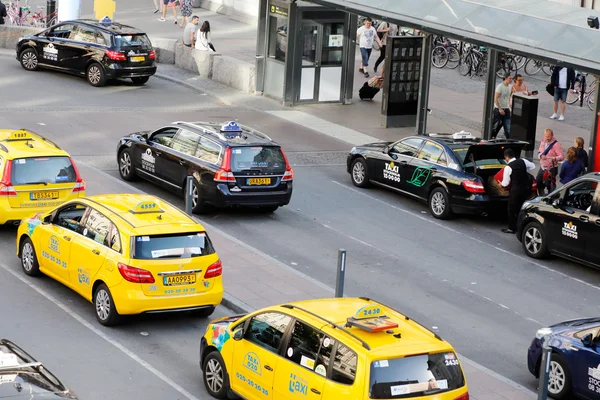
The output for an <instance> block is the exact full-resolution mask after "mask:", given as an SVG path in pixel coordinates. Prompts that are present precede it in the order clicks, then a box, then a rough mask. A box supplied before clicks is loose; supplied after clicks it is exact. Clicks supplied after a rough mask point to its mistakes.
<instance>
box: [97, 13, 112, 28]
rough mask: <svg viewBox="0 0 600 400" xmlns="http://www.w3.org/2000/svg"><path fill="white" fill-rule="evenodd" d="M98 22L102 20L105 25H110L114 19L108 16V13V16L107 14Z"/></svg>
mask: <svg viewBox="0 0 600 400" xmlns="http://www.w3.org/2000/svg"><path fill="white" fill-rule="evenodd" d="M98 22H100V23H101V24H102V25H104V26H110V25H112V19H110V18H109V17H108V15H107V16H105V17H104V18H102V19H101V20H100V21H98Z"/></svg>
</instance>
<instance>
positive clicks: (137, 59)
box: [131, 56, 146, 62]
mask: <svg viewBox="0 0 600 400" xmlns="http://www.w3.org/2000/svg"><path fill="white" fill-rule="evenodd" d="M145 59H146V58H145V57H144V56H135V57H131V61H133V62H140V61H144V60H145Z"/></svg>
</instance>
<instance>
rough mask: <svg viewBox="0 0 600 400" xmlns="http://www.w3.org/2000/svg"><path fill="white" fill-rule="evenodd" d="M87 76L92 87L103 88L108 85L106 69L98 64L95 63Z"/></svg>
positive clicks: (89, 68) (90, 67)
mask: <svg viewBox="0 0 600 400" xmlns="http://www.w3.org/2000/svg"><path fill="white" fill-rule="evenodd" d="M85 76H86V77H87V81H88V82H89V83H90V85H92V86H95V87H101V86H104V85H106V75H105V74H104V69H103V68H102V66H101V65H100V64H98V63H93V64H92V65H90V66H89V67H88V69H87V72H86V74H85Z"/></svg>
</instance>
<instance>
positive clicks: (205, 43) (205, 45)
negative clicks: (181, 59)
mask: <svg viewBox="0 0 600 400" xmlns="http://www.w3.org/2000/svg"><path fill="white" fill-rule="evenodd" d="M196 49H197V50H202V51H211V50H212V51H215V47H214V46H213V44H212V41H211V40H210V22H208V21H204V22H203V23H202V26H201V27H200V29H199V31H198V34H197V35H196Z"/></svg>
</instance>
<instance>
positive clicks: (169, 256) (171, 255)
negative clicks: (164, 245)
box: [154, 254, 181, 258]
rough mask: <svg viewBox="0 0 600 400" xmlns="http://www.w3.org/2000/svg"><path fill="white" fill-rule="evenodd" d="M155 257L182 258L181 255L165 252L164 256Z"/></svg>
mask: <svg viewBox="0 0 600 400" xmlns="http://www.w3.org/2000/svg"><path fill="white" fill-rule="evenodd" d="M154 258H181V256H178V255H175V254H165V255H164V256H159V257H154Z"/></svg>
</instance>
